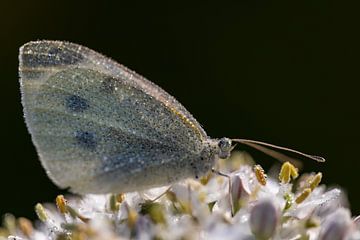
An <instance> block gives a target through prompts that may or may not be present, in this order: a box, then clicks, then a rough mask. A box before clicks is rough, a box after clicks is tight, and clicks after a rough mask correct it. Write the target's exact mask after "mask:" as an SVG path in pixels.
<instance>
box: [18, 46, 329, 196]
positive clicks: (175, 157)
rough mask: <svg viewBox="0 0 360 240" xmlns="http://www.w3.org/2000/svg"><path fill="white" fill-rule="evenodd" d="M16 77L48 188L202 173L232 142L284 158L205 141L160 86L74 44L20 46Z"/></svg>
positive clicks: (120, 186) (133, 185) (100, 186)
mask: <svg viewBox="0 0 360 240" xmlns="http://www.w3.org/2000/svg"><path fill="white" fill-rule="evenodd" d="M19 75H20V88H21V93H22V94H21V95H22V104H23V107H24V116H25V122H26V124H27V127H28V130H29V132H30V134H31V137H32V140H33V143H34V145H35V147H36V149H37V152H38V155H39V158H40V160H41V163H42V165H43V167H44V168H45V170H46V172H47V174H48V176H49V177H50V179H52V180H53V182H54V183H55V184H56V185H58V186H59V187H61V188H70V190H71V191H72V192H76V193H81V194H85V193H99V194H100V193H119V192H128V191H134V190H142V189H146V188H149V187H155V186H161V185H166V184H170V183H173V182H176V181H178V180H181V179H184V178H187V177H198V176H202V175H204V174H206V173H207V172H208V171H209V170H211V168H212V166H214V163H215V162H216V161H217V159H218V158H227V157H229V156H230V152H231V150H232V149H233V147H234V146H233V142H240V143H244V144H248V145H250V146H252V147H255V148H257V149H258V150H261V151H264V152H266V153H268V154H269V155H272V156H274V157H277V158H281V159H285V160H286V159H290V158H288V157H287V156H285V155H283V154H281V153H279V152H274V151H273V150H271V149H268V148H266V147H265V146H267V147H275V148H280V149H283V150H289V149H287V148H282V147H278V146H274V145H271V144H267V143H263V142H257V141H253V140H246V139H229V138H220V139H213V138H210V137H209V136H207V134H206V132H205V131H204V129H203V128H202V127H201V125H200V124H199V123H198V122H197V121H196V120H195V118H194V117H193V116H192V115H191V114H190V113H189V112H188V111H187V110H186V109H185V108H184V107H183V106H182V105H181V104H180V103H179V102H178V101H177V100H176V99H175V98H174V97H172V96H170V95H169V94H168V93H166V92H165V91H164V90H163V89H161V88H160V87H158V86H157V85H155V84H154V83H152V82H150V81H148V80H147V79H145V78H144V77H142V76H140V75H139V74H137V73H135V72H133V71H131V70H129V69H128V68H126V67H124V66H123V65H120V64H118V63H117V62H115V61H113V60H111V59H109V58H107V57H105V56H103V55H101V54H99V53H97V52H95V51H93V50H91V49H89V48H87V47H84V46H81V45H78V44H74V43H70V42H63V41H33V42H29V43H26V44H25V45H23V46H22V47H21V48H20V54H19ZM290 151H293V152H296V153H299V154H301V155H304V156H307V157H310V158H313V159H315V160H318V161H323V159H322V158H321V157H317V156H312V155H307V154H303V153H300V152H297V151H295V150H290Z"/></svg>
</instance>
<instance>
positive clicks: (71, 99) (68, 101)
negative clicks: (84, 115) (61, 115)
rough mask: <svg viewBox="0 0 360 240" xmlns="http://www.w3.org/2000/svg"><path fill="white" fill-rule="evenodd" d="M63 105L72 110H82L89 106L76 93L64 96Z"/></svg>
mask: <svg viewBox="0 0 360 240" xmlns="http://www.w3.org/2000/svg"><path fill="white" fill-rule="evenodd" d="M65 107H66V108H67V109H68V110H70V111H72V112H83V111H85V110H86V109H88V108H89V107H90V106H89V103H88V101H87V100H86V99H84V98H82V97H79V96H77V95H71V96H68V97H67V98H65Z"/></svg>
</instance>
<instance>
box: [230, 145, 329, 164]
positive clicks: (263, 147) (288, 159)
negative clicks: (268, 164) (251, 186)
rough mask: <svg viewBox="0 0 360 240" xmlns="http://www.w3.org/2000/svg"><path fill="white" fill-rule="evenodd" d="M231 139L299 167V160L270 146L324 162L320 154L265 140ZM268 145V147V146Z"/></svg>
mask: <svg viewBox="0 0 360 240" xmlns="http://www.w3.org/2000/svg"><path fill="white" fill-rule="evenodd" d="M231 140H232V141H234V142H237V143H242V144H245V145H248V146H250V147H252V148H255V149H256V150H259V151H261V152H263V153H265V154H267V155H269V156H271V157H273V158H275V159H277V160H279V161H281V162H291V163H293V164H294V165H296V166H298V167H300V166H301V163H300V162H299V160H297V159H295V158H291V157H289V156H287V155H285V154H283V153H280V152H278V151H275V150H273V149H270V148H274V149H278V150H283V151H286V152H291V153H295V154H298V155H300V156H303V157H305V158H309V159H312V160H315V161H317V162H325V158H323V157H320V156H315V155H310V154H306V153H303V152H300V151H297V150H294V149H291V148H286V147H281V146H277V145H274V144H270V143H265V142H260V141H255V140H249V139H231ZM268 147H270V148H268Z"/></svg>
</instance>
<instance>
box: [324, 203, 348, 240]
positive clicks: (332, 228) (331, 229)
mask: <svg viewBox="0 0 360 240" xmlns="http://www.w3.org/2000/svg"><path fill="white" fill-rule="evenodd" d="M351 223H352V222H351V218H350V213H349V211H348V210H346V209H343V208H340V209H338V210H336V211H335V212H334V213H332V214H330V215H329V216H328V217H327V218H326V219H325V221H324V223H323V224H322V227H321V230H320V237H319V239H320V240H343V239H346V235H347V234H348V232H349V230H350V227H351Z"/></svg>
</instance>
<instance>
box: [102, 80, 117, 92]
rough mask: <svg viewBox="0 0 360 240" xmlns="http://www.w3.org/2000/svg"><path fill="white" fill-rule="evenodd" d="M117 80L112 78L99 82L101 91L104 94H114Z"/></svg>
mask: <svg viewBox="0 0 360 240" xmlns="http://www.w3.org/2000/svg"><path fill="white" fill-rule="evenodd" d="M117 81H118V80H117V79H116V78H113V77H107V78H105V79H104V80H103V81H102V82H101V89H100V90H101V91H102V92H104V93H109V94H111V93H114V92H115V89H116V87H117V85H118V83H117Z"/></svg>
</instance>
